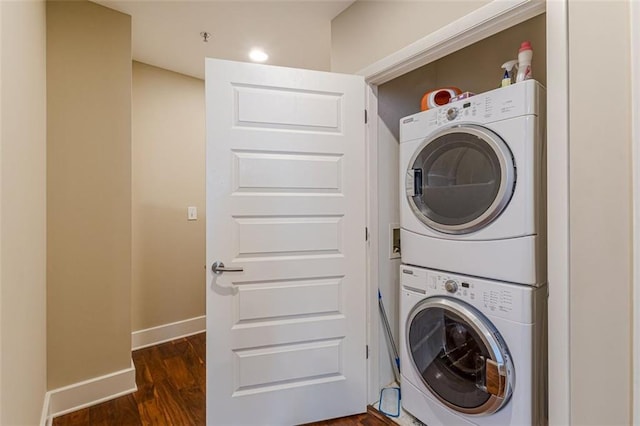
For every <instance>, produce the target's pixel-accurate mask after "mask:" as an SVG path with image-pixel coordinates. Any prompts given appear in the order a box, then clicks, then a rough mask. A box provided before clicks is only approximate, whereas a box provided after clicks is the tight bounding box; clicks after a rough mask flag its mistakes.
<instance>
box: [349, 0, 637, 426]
mask: <svg viewBox="0 0 640 426" xmlns="http://www.w3.org/2000/svg"><path fill="white" fill-rule="evenodd" d="M545 9H546V13H547V21H546V22H547V69H548V70H549V72H548V73H547V75H548V82H547V83H548V84H547V86H548V87H547V105H548V107H547V116H548V117H550V118H551V120H548V125H547V141H548V145H547V146H548V151H547V152H548V163H547V173H548V177H547V188H548V205H547V217H548V218H549V219H548V221H549V223H548V227H549V231H548V237H547V246H548V258H549V264H548V276H549V283H550V285H549V287H553V290H552V297H551V298H550V300H549V322H550V323H551V324H553V327H552V329H551V330H552V333H550V334H549V371H550V372H551V373H550V374H549V378H550V386H549V389H550V393H549V396H550V397H549V423H550V424H551V425H562V424H570V419H571V417H570V413H571V411H570V410H571V404H570V390H571V389H570V375H569V374H570V369H569V367H570V366H569V354H570V352H569V343H570V341H569V337H570V336H569V331H570V329H569V289H570V286H569V284H570V281H569V279H570V276H569V105H568V87H569V86H568V72H569V68H568V28H567V0H558V1H551V2H546V3H545V2H543V1H538V0H515V1H500V0H494V1H493V2H491V3H489V4H487V5H486V6H483V7H481V8H479V9H477V10H475V11H473V12H471V13H469V14H468V15H466V16H464V17H462V18H460V19H458V20H456V21H454V22H452V23H450V24H448V25H446V26H445V27H443V28H441V29H439V30H437V31H435V32H433V33H431V34H429V35H428V36H426V37H424V38H422V39H420V40H418V41H416V42H414V43H412V44H411V45H409V46H407V47H405V48H403V49H400V50H399V51H397V52H395V53H393V54H392V55H389V56H387V57H386V58H383V59H381V60H380V61H378V62H376V63H374V64H372V65H370V66H368V67H366V68H364V69H363V70H361V71H360V72H358V74H360V75H363V76H364V77H365V80H366V81H367V83H369V84H370V85H371V86H377V85H380V84H383V83H386V82H387V81H390V80H392V79H394V78H396V77H398V76H400V75H402V74H405V73H407V72H409V71H412V70H414V69H416V68H419V67H421V66H423V65H426V64H427V63H430V62H433V61H435V60H437V59H439V58H441V57H443V56H446V55H448V54H450V53H453V52H455V51H457V50H460V49H462V48H464V47H466V46H468V45H470V44H472V43H474V42H476V41H479V40H481V39H484V38H486V37H489V36H491V35H493V34H496V33H498V32H500V31H502V30H504V29H507V28H509V27H511V26H514V25H517V24H518V23H520V22H523V21H525V20H527V19H530V18H532V17H534V16H537V15H539V14H541V13H543V12H545ZM635 9H640V7H639V6H638V5H637V4H636V5H635ZM636 13H637V10H636ZM634 16H636V15H634ZM637 32H638V30H636V33H637ZM636 35H637V34H636ZM636 39H637V37H636ZM550 40H553V43H550V42H549V41H550ZM638 45H640V42H638ZM636 98H637V96H636ZM372 101H375V99H374V98H371V99H370V100H369V101H368V102H369V110H370V111H372V109H371V105H372ZM636 106H637V105H636ZM637 115H638V114H636V116H637ZM372 116H373V114H372ZM369 134H370V135H371V133H369ZM373 137H375V134H374V135H373ZM637 139H640V138H638V137H636V142H638V141H637ZM549 142H550V143H549ZM369 143H370V144H371V145H376V144H377V141H375V140H372V141H369ZM377 160H378V159H377V156H374V157H370V158H369V160H368V161H369V165H368V167H369V170H372V171H373V170H376V169H377ZM370 177H371V176H370ZM635 180H637V179H635ZM635 180H634V182H635ZM370 189H371V190H373V189H374V188H370ZM636 190H637V191H636V193H638V191H640V187H637V188H636ZM638 198H640V197H638ZM368 208H369V209H370V210H371V211H373V212H377V208H378V200H377V193H373V194H371V198H370V201H369V203H368ZM371 211H370V212H369V216H368V218H369V220H370V221H371V220H372V219H373V215H372V212H371ZM376 214H377V213H376ZM636 214H638V212H637V213H636ZM636 218H637V215H636ZM376 220H377V217H376ZM637 222H640V219H637ZM368 226H369V229H372V230H373V229H377V227H374V225H373V224H372V223H371V222H369V223H368ZM637 230H638V232H640V225H639V226H638V228H637ZM638 240H640V238H636V241H638ZM639 244H640V243H639ZM370 253H371V258H370V260H369V262H370V263H369V274H370V277H372V276H374V274H375V271H377V262H378V260H377V254H375V253H376V252H374V251H370ZM638 281H639V280H638V279H636V281H635V282H636V283H638ZM376 289H377V282H374V281H372V280H370V281H369V283H368V291H369V293H370V294H375V293H376ZM636 289H637V290H638V291H637V292H636V294H637V295H638V296H637V298H638V299H640V294H639V293H640V284H637V286H636ZM638 299H637V300H638ZM370 303H371V304H372V305H371V306H369V311H370V312H371V313H372V315H371V318H370V323H369V327H370V330H369V333H370V334H373V333H374V330H375V329H376V328H377V324H378V323H379V314H378V312H377V300H375V301H373V300H372V301H371V302H370ZM636 305H637V306H640V300H638V301H637V302H636ZM637 321H638V319H637V318H636V322H637ZM635 337H637V338H636V339H635V341H637V342H638V346H640V330H638V331H636V335H635ZM369 345H370V351H372V352H373V353H378V352H379V349H380V348H379V347H378V346H379V345H378V341H373V340H369ZM638 352H640V349H638V351H637V352H636V355H635V358H639V357H640V353H638ZM371 368H376V367H375V364H374V365H373V367H370V369H371ZM637 370H638V369H636V376H635V377H636V382H635V383H636V388H635V389H634V390H636V391H637V390H638V387H640V380H638V377H639V376H638V373H640V372H638V371H637ZM370 371H371V370H370ZM373 377H374V376H370V381H369V387H370V395H371V392H372V391H373V392H377V390H378V389H379V386H380V384H379V383H376V381H374V380H373ZM551 378H553V382H552V383H551ZM373 388H375V390H373ZM638 393H640V391H639V392H636V399H635V401H638V397H639V396H640V395H637V394H638ZM636 405H637V406H640V404H636ZM636 408H638V407H636ZM638 417H639V416H638V414H636V422H637V421H638V420H637V418H638ZM636 424H637V423H636Z"/></svg>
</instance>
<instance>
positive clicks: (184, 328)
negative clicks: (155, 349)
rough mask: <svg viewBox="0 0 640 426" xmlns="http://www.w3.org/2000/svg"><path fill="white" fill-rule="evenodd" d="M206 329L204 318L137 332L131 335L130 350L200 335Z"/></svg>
mask: <svg viewBox="0 0 640 426" xmlns="http://www.w3.org/2000/svg"><path fill="white" fill-rule="evenodd" d="M206 328H207V321H206V317H205V316H204V315H203V316H201V317H195V318H190V319H186V320H183V321H178V322H172V323H171V324H164V325H159V326H157V327H152V328H147V329H145V330H138V331H134V332H133V333H131V350H134V351H135V350H136V349H142V348H146V347H148V346H153V345H157V344H159V343H164V342H168V341H171V340H175V339H179V338H181V337H186V336H191V335H193V334H198V333H202V332H204V331H205V330H206Z"/></svg>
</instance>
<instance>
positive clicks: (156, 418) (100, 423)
mask: <svg viewBox="0 0 640 426" xmlns="http://www.w3.org/2000/svg"><path fill="white" fill-rule="evenodd" d="M205 344H206V338H205V334H204V333H202V334H197V335H195V336H190V337H187V338H183V339H178V340H174V341H172V342H169V343H164V344H161V345H157V346H153V347H150V348H145V349H140V350H138V351H134V352H133V362H134V364H135V366H136V383H137V385H138V391H137V392H135V393H133V394H131V395H127V396H123V397H120V398H116V399H114V400H111V401H107V402H104V403H102V404H99V405H95V406H93V407H89V408H85V409H83V410H79V411H75V412H73V413H69V414H66V415H64V416H61V417H57V418H55V419H54V420H53V426H88V425H90V426H120V425H122V426H134V425H135V426H139V425H161V426H197V425H204V424H205V421H206V417H205V395H206V370H205V368H206V367H205V361H206V356H205ZM389 424H394V423H393V422H391V420H390V419H388V418H386V417H385V416H384V415H382V414H380V413H378V412H376V411H375V410H374V409H372V408H370V409H369V412H368V413H365V414H360V415H357V416H351V417H345V418H342V419H334V420H329V421H323V422H318V423H312V424H310V425H308V426H382V425H389Z"/></svg>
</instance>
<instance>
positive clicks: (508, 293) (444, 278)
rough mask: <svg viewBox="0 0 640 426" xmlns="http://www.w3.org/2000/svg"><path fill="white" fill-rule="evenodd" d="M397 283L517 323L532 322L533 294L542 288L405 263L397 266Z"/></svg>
mask: <svg viewBox="0 0 640 426" xmlns="http://www.w3.org/2000/svg"><path fill="white" fill-rule="evenodd" d="M400 284H401V286H402V290H403V292H405V293H408V294H413V295H414V296H418V297H420V298H424V297H431V296H448V297H453V298H455V299H460V300H463V301H465V302H467V303H469V304H470V305H472V306H474V307H476V308H477V309H479V310H480V311H481V312H483V313H485V314H487V315H495V316H500V317H503V318H508V319H512V320H517V321H520V322H528V321H531V319H532V318H533V317H532V312H533V308H534V306H533V305H534V302H533V297H532V293H533V292H539V291H541V290H540V289H539V288H535V287H530V286H525V285H517V284H509V283H502V282H498V281H491V280H485V279H482V278H476V277H468V276H464V275H457V274H449V273H447V272H442V271H433V270H429V269H424V268H418V267H413V266H407V265H401V267H400ZM542 290H544V291H546V290H545V289H542Z"/></svg>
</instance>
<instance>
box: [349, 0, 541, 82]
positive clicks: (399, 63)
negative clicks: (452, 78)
mask: <svg viewBox="0 0 640 426" xmlns="http://www.w3.org/2000/svg"><path fill="white" fill-rule="evenodd" d="M544 11H545V2H544V1H542V0H494V1H492V2H490V3H488V4H486V5H485V6H482V7H480V8H478V9H476V10H474V11H472V12H470V13H469V14H467V15H465V16H463V17H461V18H460V19H457V20H455V21H453V22H451V23H450V24H447V25H445V26H444V27H442V28H440V29H438V30H436V31H434V32H433V33H431V34H429V35H427V36H425V37H423V38H421V39H420V40H417V41H415V42H413V43H411V44H410V45H408V46H406V47H404V48H402V49H400V50H398V51H396V52H394V53H392V54H391V55H389V56H387V57H385V58H382V59H381V60H379V61H377V62H375V63H373V64H372V65H369V66H368V67H366V68H364V69H362V70H361V71H359V72H358V73H357V74H359V75H363V76H364V77H365V79H366V81H367V82H368V83H370V84H376V85H380V84H383V83H386V82H387V81H389V80H392V79H394V78H396V77H399V76H401V75H403V74H406V73H407V72H409V71H413V70H414V69H416V68H419V67H421V66H423V65H426V64H428V63H430V62H433V61H435V60H438V59H440V58H442V57H444V56H446V55H449V54H451V53H453V52H456V51H458V50H460V49H462V48H464V47H467V46H469V45H471V44H473V43H475V42H477V41H480V40H483V39H485V38H487V37H489V36H492V35H494V34H496V33H498V32H500V31H503V30H506V29H507V28H510V27H512V26H514V25H517V24H519V23H521V22H524V21H526V20H527V19H531V18H533V17H534V16H537V15H540V14H541V13H544Z"/></svg>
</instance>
